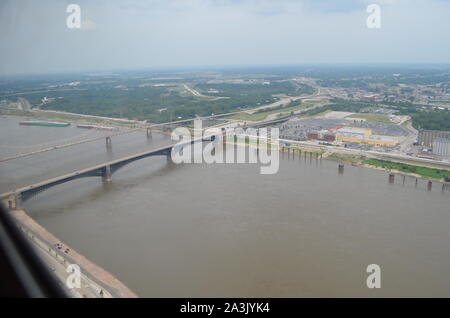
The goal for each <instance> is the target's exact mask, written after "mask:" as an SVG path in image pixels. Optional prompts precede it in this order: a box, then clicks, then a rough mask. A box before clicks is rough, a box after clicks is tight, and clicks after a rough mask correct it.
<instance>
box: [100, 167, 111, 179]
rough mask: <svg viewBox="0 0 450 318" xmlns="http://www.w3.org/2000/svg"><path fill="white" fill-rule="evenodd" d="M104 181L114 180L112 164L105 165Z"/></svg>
mask: <svg viewBox="0 0 450 318" xmlns="http://www.w3.org/2000/svg"><path fill="white" fill-rule="evenodd" d="M102 180H103V182H112V173H111V166H105V167H104V168H103V171H102Z"/></svg>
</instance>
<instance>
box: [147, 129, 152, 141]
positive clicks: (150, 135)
mask: <svg viewBox="0 0 450 318" xmlns="http://www.w3.org/2000/svg"><path fill="white" fill-rule="evenodd" d="M147 138H148V139H152V138H153V136H152V129H151V128H147Z"/></svg>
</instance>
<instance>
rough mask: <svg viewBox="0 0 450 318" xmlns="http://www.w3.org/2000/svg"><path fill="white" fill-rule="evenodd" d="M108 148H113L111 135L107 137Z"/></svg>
mask: <svg viewBox="0 0 450 318" xmlns="http://www.w3.org/2000/svg"><path fill="white" fill-rule="evenodd" d="M106 148H108V149H109V148H112V140H111V137H106Z"/></svg>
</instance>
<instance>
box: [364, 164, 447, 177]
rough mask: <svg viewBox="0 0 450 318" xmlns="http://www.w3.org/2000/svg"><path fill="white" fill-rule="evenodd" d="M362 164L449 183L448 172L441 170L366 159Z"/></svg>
mask: <svg viewBox="0 0 450 318" xmlns="http://www.w3.org/2000/svg"><path fill="white" fill-rule="evenodd" d="M362 163H364V164H367V165H370V166H375V167H381V168H384V169H388V170H398V171H401V172H405V173H414V174H418V175H420V176H422V177H426V178H432V179H438V180H442V179H444V180H445V181H450V171H448V170H441V169H433V168H427V167H420V166H414V165H408V164H404V163H397V162H391V161H385V160H379V159H366V160H363V162H362Z"/></svg>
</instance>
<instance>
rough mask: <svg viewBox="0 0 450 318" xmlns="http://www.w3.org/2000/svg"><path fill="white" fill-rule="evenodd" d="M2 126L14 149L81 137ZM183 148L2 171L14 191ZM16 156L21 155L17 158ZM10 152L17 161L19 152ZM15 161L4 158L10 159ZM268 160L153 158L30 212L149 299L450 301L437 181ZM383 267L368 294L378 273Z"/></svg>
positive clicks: (98, 154) (116, 147)
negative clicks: (271, 169) (178, 161)
mask: <svg viewBox="0 0 450 318" xmlns="http://www.w3.org/2000/svg"><path fill="white" fill-rule="evenodd" d="M18 121H19V120H18V119H13V118H0V152H2V150H3V151H6V149H7V150H8V155H10V153H9V152H11V151H12V150H14V147H15V146H17V147H19V146H21V145H30V144H41V143H45V142H48V141H49V140H50V139H51V138H56V139H57V138H63V137H64V138H68V137H70V136H74V135H76V134H78V133H80V132H79V129H77V128H75V127H73V125H72V126H71V127H67V128H50V127H31V126H28V127H25V126H19V125H18ZM169 142H171V141H170V139H169V138H168V137H166V136H162V135H157V134H154V136H153V139H151V140H147V139H146V137H145V134H144V133H132V134H128V135H123V136H120V137H114V138H113V148H112V150H111V151H106V148H105V142H104V140H100V141H96V142H92V143H88V144H83V145H78V146H74V147H71V148H65V149H58V150H54V151H50V152H46V153H42V154H38V155H35V156H31V157H27V158H22V159H16V160H13V161H8V162H3V163H0V192H5V191H8V190H12V189H15V188H17V187H20V186H25V185H28V184H32V183H35V182H38V181H41V180H45V179H47V178H50V177H54V176H58V175H61V174H64V173H67V172H70V171H73V170H76V169H80V168H84V167H88V166H90V165H93V164H96V163H101V162H104V161H107V160H111V159H112V158H119V157H121V156H125V155H127V154H131V153H133V152H138V151H143V150H145V149H150V148H151V147H156V146H160V145H163V144H167V143H169ZM11 149H12V150H11ZM5 156H6V155H5ZM0 157H1V156H0ZM280 159H281V160H280V169H279V172H278V173H277V174H274V175H261V174H260V173H259V166H258V165H255V164H215V165H207V164H182V165H175V164H172V163H170V162H167V160H166V158H165V157H152V158H148V159H143V160H140V161H137V162H135V163H132V164H130V165H128V166H126V167H124V168H122V169H121V170H119V171H118V172H117V173H116V174H114V175H113V182H112V183H111V184H103V183H102V181H101V179H100V178H85V179H80V180H75V181H72V182H69V183H66V184H62V185H60V186H57V187H54V188H51V189H49V190H47V191H45V192H43V193H41V194H39V195H38V196H36V197H35V198H33V199H31V200H29V201H27V202H26V203H25V209H26V211H27V212H28V213H29V214H30V215H31V216H32V217H33V218H34V219H36V220H37V221H38V222H39V223H40V224H42V225H43V226H44V227H46V228H47V229H48V230H49V231H51V232H52V233H54V234H55V235H56V236H58V237H59V238H60V239H62V240H63V241H65V242H67V243H68V244H69V245H71V246H72V247H73V248H75V249H76V250H77V251H78V252H80V253H81V254H83V255H85V256H86V257H87V258H89V259H90V260H92V261H93V262H95V263H97V264H99V265H100V266H102V267H104V268H105V269H106V270H108V271H110V272H111V273H113V274H114V275H116V276H117V277H118V278H119V279H120V280H122V281H123V282H124V283H125V284H126V285H128V287H130V288H131V289H132V290H134V291H135V292H136V293H137V294H138V295H140V296H148V297H335V296H336V297H351V296H356V297H415V296H425V297H427V296H438V297H449V296H450V276H449V274H448V269H449V268H450V244H449V243H450V191H448V190H447V191H442V189H441V185H440V184H439V183H434V184H433V188H432V190H431V191H427V184H426V181H425V180H419V182H418V184H417V186H416V185H415V178H412V177H406V179H405V183H404V184H403V179H402V178H400V177H398V176H397V178H396V180H395V182H394V184H389V182H388V174H387V173H386V172H384V171H379V170H374V169H368V168H363V167H355V166H351V165H346V166H345V169H344V173H343V174H339V173H338V164H337V163H336V162H333V161H329V160H325V159H324V160H316V159H310V158H309V157H308V158H304V157H301V158H299V157H298V156H295V157H294V158H293V157H292V156H291V157H290V158H289V159H288V158H287V156H286V155H285V156H284V158H283V157H281V156H280ZM369 264H378V265H379V266H380V267H381V288H380V289H368V288H367V286H366V278H367V276H368V274H367V273H366V267H367V266H368V265H369Z"/></svg>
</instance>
